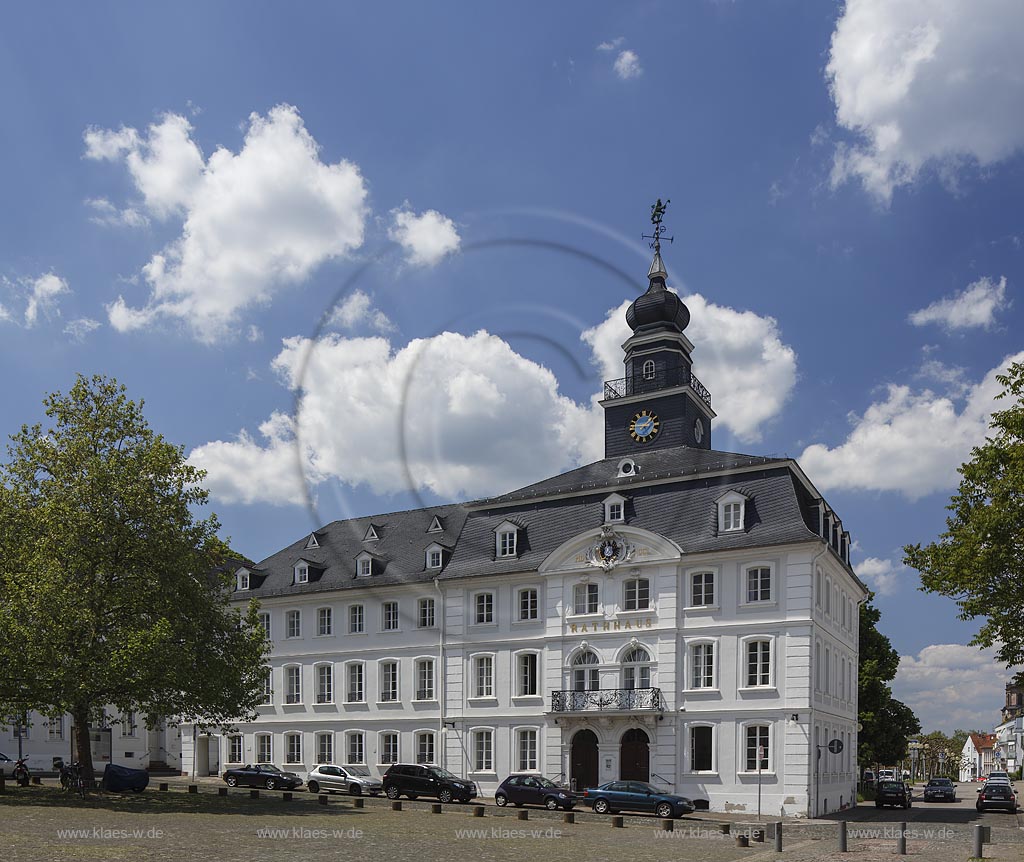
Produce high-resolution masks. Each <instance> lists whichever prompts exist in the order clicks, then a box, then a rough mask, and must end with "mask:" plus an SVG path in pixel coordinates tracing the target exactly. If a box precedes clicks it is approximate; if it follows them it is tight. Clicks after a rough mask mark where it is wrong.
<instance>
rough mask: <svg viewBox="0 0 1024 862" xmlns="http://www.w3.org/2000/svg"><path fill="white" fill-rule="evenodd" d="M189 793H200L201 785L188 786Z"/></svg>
mask: <svg viewBox="0 0 1024 862" xmlns="http://www.w3.org/2000/svg"><path fill="white" fill-rule="evenodd" d="M188 792H189V793H198V792H199V785H198V784H190V785H189V786H188Z"/></svg>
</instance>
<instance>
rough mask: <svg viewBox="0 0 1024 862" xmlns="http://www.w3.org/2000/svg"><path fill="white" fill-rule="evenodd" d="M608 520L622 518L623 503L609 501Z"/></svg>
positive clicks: (619, 519)
mask: <svg viewBox="0 0 1024 862" xmlns="http://www.w3.org/2000/svg"><path fill="white" fill-rule="evenodd" d="M608 520H609V521H621V520H622V503H609V504H608Z"/></svg>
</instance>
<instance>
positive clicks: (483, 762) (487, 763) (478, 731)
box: [469, 727, 495, 774]
mask: <svg viewBox="0 0 1024 862" xmlns="http://www.w3.org/2000/svg"><path fill="white" fill-rule="evenodd" d="M469 738H470V741H471V747H470V766H471V768H470V772H472V773H486V774H492V773H494V771H495V768H494V728H493V727H474V728H471V729H470V732H469ZM484 740H486V744H485V745H481V743H482V742H484ZM481 754H483V755H484V757H483V758H481V757H480V755H481Z"/></svg>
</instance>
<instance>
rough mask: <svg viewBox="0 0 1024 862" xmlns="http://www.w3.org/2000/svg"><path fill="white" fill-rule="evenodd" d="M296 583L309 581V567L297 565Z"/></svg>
mask: <svg viewBox="0 0 1024 862" xmlns="http://www.w3.org/2000/svg"><path fill="white" fill-rule="evenodd" d="M295 583H297V584H306V583H309V568H308V567H307V566H296V567H295Z"/></svg>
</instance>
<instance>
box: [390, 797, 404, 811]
mask: <svg viewBox="0 0 1024 862" xmlns="http://www.w3.org/2000/svg"><path fill="white" fill-rule="evenodd" d="M391 810H392V811H401V810H402V802H401V800H399V799H392V800H391Z"/></svg>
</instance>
